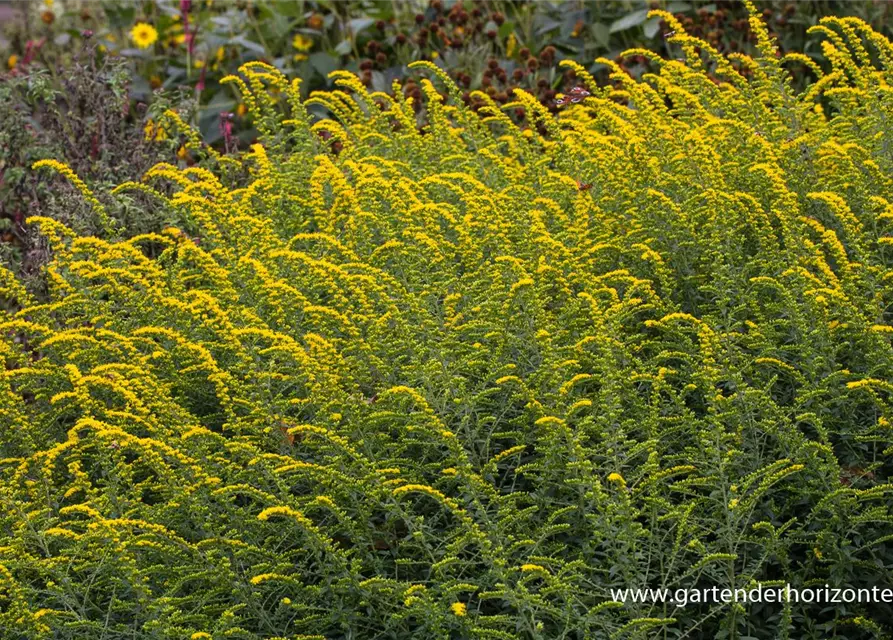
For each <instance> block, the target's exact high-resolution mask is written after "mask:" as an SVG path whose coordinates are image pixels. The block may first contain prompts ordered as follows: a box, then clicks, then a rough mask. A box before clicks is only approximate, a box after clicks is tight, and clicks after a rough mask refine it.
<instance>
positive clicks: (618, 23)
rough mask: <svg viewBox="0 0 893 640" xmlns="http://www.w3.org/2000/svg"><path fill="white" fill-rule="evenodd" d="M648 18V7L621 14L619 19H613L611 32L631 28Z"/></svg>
mask: <svg viewBox="0 0 893 640" xmlns="http://www.w3.org/2000/svg"><path fill="white" fill-rule="evenodd" d="M647 18H648V9H639V10H638V11H633V12H632V13H628V14H627V15H625V16H623V17H622V18H620V19H619V20H615V21H614V22H613V23H611V33H617V32H618V31H626V30H627V29H632V28H633V27H637V26H639V25H640V24H642V23H643V22H645V20H646V19H647Z"/></svg>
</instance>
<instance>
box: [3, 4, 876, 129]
mask: <svg viewBox="0 0 893 640" xmlns="http://www.w3.org/2000/svg"><path fill="white" fill-rule="evenodd" d="M14 6H15V7H16V8H17V9H18V11H17V12H16V14H17V16H18V19H16V20H8V21H7V22H8V27H6V28H5V29H3V31H4V32H5V38H4V33H0V56H2V58H3V60H4V62H5V63H6V66H8V67H9V68H10V69H12V70H14V71H16V72H25V71H26V70H27V69H28V68H30V67H33V66H44V67H47V68H49V69H53V70H57V69H62V68H64V67H65V66H66V64H65V61H66V60H67V59H69V58H70V57H71V53H72V51H76V50H77V49H78V48H79V47H80V46H82V45H83V44H92V45H93V46H96V47H98V49H99V50H100V51H101V52H103V55H109V56H112V57H114V56H122V57H124V58H125V59H127V60H128V61H129V62H130V63H131V66H132V70H133V77H134V86H133V92H134V95H135V96H136V97H137V99H140V100H147V99H148V98H149V96H150V95H151V92H152V91H153V90H156V89H158V88H159V87H163V88H168V89H172V88H175V87H178V86H188V87H189V88H190V89H192V90H194V91H195V92H196V94H197V96H198V97H199V98H200V101H201V103H202V106H203V109H202V113H201V117H200V121H199V123H198V124H199V128H200V130H201V132H202V134H203V136H204V138H205V139H206V140H208V141H211V142H213V141H215V140H216V139H217V138H218V137H219V135H220V134H219V131H218V123H217V119H218V115H219V114H220V112H221V111H226V112H233V113H235V114H236V118H235V121H234V124H235V126H236V128H237V129H238V130H239V131H242V132H245V134H246V136H247V135H249V132H251V130H252V124H253V122H252V120H251V116H250V114H248V113H246V112H245V110H244V109H245V107H244V104H241V103H240V102H239V100H238V95H237V94H236V93H235V92H234V91H232V88H231V87H227V86H226V85H221V84H220V82H219V81H220V79H221V78H223V77H225V76H226V75H228V74H230V73H233V72H235V70H236V69H237V68H238V67H239V66H240V65H241V64H243V63H245V62H248V61H253V60H261V61H264V62H268V63H270V64H272V65H274V66H275V67H276V68H278V69H279V70H281V71H283V72H284V73H286V74H294V75H297V76H299V77H301V79H302V81H303V83H302V90H303V91H304V92H305V95H306V92H307V91H309V90H313V89H321V88H332V85H331V83H330V81H329V80H328V77H327V76H328V74H329V73H330V72H331V71H334V70H336V69H347V70H349V71H355V72H356V73H357V74H358V75H359V77H360V79H361V80H362V82H363V83H364V84H365V85H366V86H367V87H369V88H371V89H372V90H374V91H389V90H390V88H391V83H392V81H393V80H395V79H400V80H404V79H405V78H406V74H407V67H406V66H407V64H408V63H410V62H412V61H416V60H432V61H435V62H436V63H437V64H438V65H439V66H441V68H443V69H444V70H445V71H446V72H447V73H449V74H450V75H451V76H452V77H453V78H454V79H455V80H456V82H457V84H459V86H460V87H461V88H463V89H466V90H475V89H480V90H483V91H485V92H487V93H488V94H489V95H490V96H491V97H493V98H494V100H496V102H500V103H505V102H508V101H509V100H510V99H511V98H510V96H511V91H512V89H514V88H516V87H520V88H523V89H525V90H527V91H529V92H531V93H533V94H534V95H536V96H537V97H538V98H539V99H540V100H541V101H542V102H543V104H545V105H547V106H550V107H552V106H554V99H555V93H556V92H559V91H562V90H563V89H564V88H565V87H564V84H565V83H566V81H568V80H573V78H572V77H571V78H567V77H566V76H572V75H573V74H572V72H571V71H570V70H562V69H560V68H559V67H558V62H559V61H560V60H562V59H573V60H576V61H577V62H579V63H581V64H583V65H584V66H586V67H587V68H588V70H589V71H590V72H591V73H594V74H596V75H597V77H600V79H603V78H602V77H601V76H603V75H605V74H606V70H605V68H604V67H602V66H601V65H592V61H593V59H595V58H596V57H599V56H603V57H606V58H611V59H616V61H617V62H618V63H619V64H620V65H621V67H623V68H628V69H629V70H630V72H631V73H633V74H634V75H637V74H639V73H641V72H642V71H643V70H644V68H645V60H644V58H641V57H639V56H634V57H632V58H619V57H618V54H620V53H621V52H622V51H624V50H626V49H629V48H633V47H643V48H648V49H652V50H655V51H660V52H664V53H665V52H666V51H667V49H666V45H665V43H664V33H666V32H667V31H668V28H667V25H666V23H665V22H664V21H662V20H661V19H660V17H658V16H651V17H649V16H648V11H649V9H663V10H666V11H669V12H670V13H673V14H674V15H675V16H676V18H677V19H678V20H679V21H680V22H681V23H682V25H683V26H684V27H685V28H686V30H687V31H688V33H690V34H692V35H694V36H698V37H702V38H703V39H704V40H706V41H707V42H709V43H710V44H711V45H712V46H714V47H715V48H716V49H717V50H719V51H721V52H727V51H739V52H742V53H748V54H750V53H752V52H753V50H754V44H755V42H756V34H755V33H753V32H752V31H751V30H750V27H749V25H748V21H747V18H748V15H747V11H746V9H745V8H744V6H743V5H742V4H741V3H740V2H738V1H737V0H717V1H711V0H690V1H680V0H647V1H646V0H598V1H597V2H593V1H577V2H571V1H565V0H558V1H548V0H535V1H531V0H402V1H400V2H395V1H393V0H338V1H336V2H332V1H331V0H225V1H221V0H217V1H216V2H215V1H214V0H130V1H127V2H108V1H99V0H35V1H33V2H27V3H17V4H16V3H14ZM0 8H2V7H0ZM760 9H761V11H762V14H763V16H764V18H765V20H766V24H767V26H768V27H769V29H770V34H771V35H772V36H773V37H777V40H778V46H779V48H780V49H781V50H782V51H783V52H786V51H798V52H802V53H804V54H805V55H807V56H809V57H810V58H812V59H813V60H815V61H822V60H823V53H822V51H821V47H820V46H819V45H818V43H817V42H816V41H815V40H814V39H809V38H807V37H806V31H807V29H808V28H809V27H811V26H813V25H815V24H816V23H817V22H818V21H819V20H820V19H821V18H822V17H823V16H826V15H837V16H844V15H853V16H856V17H859V18H862V19H863V20H865V21H866V22H868V23H869V24H870V25H872V27H874V28H875V29H877V30H879V31H880V32H881V33H882V34H884V35H888V36H889V35H891V34H893V28H891V24H893V22H891V20H890V17H891V16H890V13H891V10H893V4H891V3H890V2H885V1H883V0H842V1H841V0H811V1H806V0H800V1H797V2H793V1H789V0H764V2H761V3H760ZM0 22H2V19H0ZM562 71H564V73H562ZM58 75H59V76H64V74H63V73H61V72H60V73H58ZM403 91H404V92H405V93H407V94H409V95H413V96H414V97H415V101H416V104H418V103H419V101H420V99H421V97H420V93H419V92H420V90H419V88H418V86H417V85H416V84H415V83H414V82H405V83H404V84H403Z"/></svg>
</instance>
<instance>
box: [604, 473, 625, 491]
mask: <svg viewBox="0 0 893 640" xmlns="http://www.w3.org/2000/svg"><path fill="white" fill-rule="evenodd" d="M608 482H613V483H614V484H616V485H619V486H621V487H625V486H626V480H624V479H623V476H622V475H620V474H619V473H617V472H616V471H615V472H614V473H611V474H609V475H608Z"/></svg>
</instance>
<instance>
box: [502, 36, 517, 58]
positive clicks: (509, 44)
mask: <svg viewBox="0 0 893 640" xmlns="http://www.w3.org/2000/svg"><path fill="white" fill-rule="evenodd" d="M517 46H518V39H517V38H516V37H515V34H514V33H510V34H509V37H508V40H506V41H505V57H506V58H511V57H512V56H513V55H515V49H516V48H517Z"/></svg>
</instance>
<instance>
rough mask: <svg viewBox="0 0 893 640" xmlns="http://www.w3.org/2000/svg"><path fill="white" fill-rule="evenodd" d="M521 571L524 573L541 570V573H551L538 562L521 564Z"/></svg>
mask: <svg viewBox="0 0 893 640" xmlns="http://www.w3.org/2000/svg"><path fill="white" fill-rule="evenodd" d="M521 571H522V572H523V573H530V572H533V571H536V572H539V573H549V572H548V571H547V570H546V568H545V567H543V566H540V565H538V564H522V565H521Z"/></svg>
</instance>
